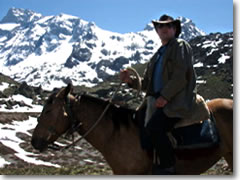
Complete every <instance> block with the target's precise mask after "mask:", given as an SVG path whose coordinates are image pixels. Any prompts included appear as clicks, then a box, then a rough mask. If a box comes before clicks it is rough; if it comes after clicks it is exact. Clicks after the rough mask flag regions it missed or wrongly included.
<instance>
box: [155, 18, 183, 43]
mask: <svg viewBox="0 0 240 180" xmlns="http://www.w3.org/2000/svg"><path fill="white" fill-rule="evenodd" d="M152 23H153V25H154V27H155V29H156V25H158V24H169V23H171V24H173V25H174V26H175V27H176V34H175V37H176V38H177V37H178V36H179V34H180V33H181V22H180V20H179V19H173V18H172V17H171V16H168V15H166V14H164V15H162V16H161V17H160V18H159V20H153V21H152Z"/></svg>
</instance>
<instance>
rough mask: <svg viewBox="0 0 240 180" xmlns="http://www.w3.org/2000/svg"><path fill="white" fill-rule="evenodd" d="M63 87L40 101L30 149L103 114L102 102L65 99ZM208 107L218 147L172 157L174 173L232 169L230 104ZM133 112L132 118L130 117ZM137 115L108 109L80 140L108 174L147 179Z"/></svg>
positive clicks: (40, 147) (88, 124)
mask: <svg viewBox="0 0 240 180" xmlns="http://www.w3.org/2000/svg"><path fill="white" fill-rule="evenodd" d="M71 91H72V86H71V85H68V86H67V87H66V88H63V89H61V90H60V91H59V92H58V93H53V94H52V95H51V96H50V97H49V99H48V101H47V102H46V104H45V106H44V108H43V111H42V113H41V115H40V117H39V119H38V124H37V126H36V128H35V130H34V132H33V136H32V145H33V147H34V148H35V149H38V150H40V151H43V150H45V149H46V148H47V147H48V145H49V144H51V143H53V142H54V141H55V140H57V138H58V137H59V136H61V135H62V134H64V133H65V132H66V131H67V130H68V129H69V128H70V127H71V124H72V122H73V119H74V121H77V122H81V126H80V127H79V128H78V129H77V131H78V133H79V134H80V135H83V134H84V133H86V132H87V131H88V130H89V129H90V128H91V127H92V125H93V124H94V123H95V121H96V120H97V119H98V118H99V116H100V115H101V114H102V112H103V111H104V109H105V107H106V106H107V104H108V102H107V101H104V100H100V99H97V98H94V97H90V96H87V95H82V96H81V98H80V99H77V98H75V97H74V96H73V95H71ZM208 107H209V109H210V110H211V112H212V113H213V115H214V117H215V119H216V126H217V129H218V133H219V136H220V142H219V146H216V147H214V148H207V149H201V150H186V151H185V150H183V151H182V152H176V159H177V162H176V171H177V174H186V175H187V174H201V173H203V172H205V171H206V170H208V169H209V168H210V167H211V166H212V165H214V164H215V163H216V162H217V161H218V160H219V159H220V158H221V157H224V158H225V159H226V161H227V163H228V165H229V167H230V168H231V169H232V168H233V101H232V100H230V99H214V100H211V101H210V102H208ZM134 113H137V115H136V118H133V114H134ZM138 118H139V117H138V112H134V111H133V110H129V109H125V108H117V107H115V106H113V105H111V106H110V108H109V109H108V111H107V113H106V114H105V115H104V117H103V118H102V120H101V121H100V123H99V124H98V125H97V126H96V127H95V128H94V129H93V130H92V131H91V133H89V134H88V135H87V136H86V138H85V139H86V140H87V141H88V142H89V143H90V144H92V145H93V146H94V147H95V148H96V149H98V150H99V151H100V152H101V153H102V155H103V156H104V157H105V159H106V161H107V162H108V164H109V165H110V167H111V168H112V170H113V173H114V174H150V173H151V168H152V157H151V156H150V154H149V153H147V152H146V151H145V150H143V149H142V147H141V142H140V138H139V127H138V123H137V121H135V120H134V119H138Z"/></svg>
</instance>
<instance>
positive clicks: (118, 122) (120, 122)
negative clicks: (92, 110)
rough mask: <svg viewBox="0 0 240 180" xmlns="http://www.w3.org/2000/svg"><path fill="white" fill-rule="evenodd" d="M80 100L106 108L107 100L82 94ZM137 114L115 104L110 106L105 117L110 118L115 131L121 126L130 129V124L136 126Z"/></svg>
mask: <svg viewBox="0 0 240 180" xmlns="http://www.w3.org/2000/svg"><path fill="white" fill-rule="evenodd" d="M81 99H85V100H86V101H91V102H93V103H96V104H100V105H103V106H106V105H107V104H108V103H110V102H109V100H106V99H102V98H98V97H96V96H93V95H89V94H84V95H82V96H81ZM136 114H137V112H136V111H135V110H133V109H130V108H127V107H124V106H119V105H116V104H111V106H110V108H109V110H108V111H107V114H106V115H107V116H110V117H111V118H110V119H111V120H112V122H113V124H114V128H115V129H120V127H121V126H125V127H127V128H128V127H130V124H131V123H134V124H135V125H138V121H137V118H136Z"/></svg>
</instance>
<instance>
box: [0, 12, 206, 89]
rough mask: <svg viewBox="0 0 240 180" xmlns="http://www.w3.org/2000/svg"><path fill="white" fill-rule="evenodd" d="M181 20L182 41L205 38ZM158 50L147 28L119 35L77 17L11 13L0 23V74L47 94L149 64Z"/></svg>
mask: <svg viewBox="0 0 240 180" xmlns="http://www.w3.org/2000/svg"><path fill="white" fill-rule="evenodd" d="M18 14H20V15H18ZM13 16H16V17H18V18H15V19H14V18H12V17H13ZM179 18H180V19H181V21H182V29H183V31H182V34H181V35H180V37H183V38H185V39H187V40H189V39H192V38H194V37H197V36H203V35H205V33H204V32H203V31H201V30H199V29H198V28H197V27H195V24H194V23H193V22H192V21H191V20H190V19H187V18H184V17H179ZM3 22H4V23H3ZM9 23H12V24H11V27H12V29H11V27H10V26H9ZM13 23H15V24H13ZM16 23H17V24H16ZM6 26H8V28H6ZM4 28H5V29H4ZM160 45H161V43H160V41H159V38H158V36H157V34H156V32H155V30H154V28H153V25H152V24H151V23H149V24H148V25H146V27H145V28H144V29H143V31H139V32H136V33H133V32H131V33H125V34H120V33H115V32H111V31H107V30H103V29H101V28H100V27H98V26H97V25H96V24H95V23H94V22H87V21H84V20H83V19H81V18H78V17H76V16H71V15H67V14H63V13H62V14H59V15H55V16H43V15H41V14H39V13H35V12H33V11H31V10H24V9H18V8H12V9H10V10H9V12H8V13H7V15H6V16H5V17H4V18H3V20H2V21H1V23H0V69H1V70H2V72H3V73H4V74H6V75H8V76H10V77H12V78H13V79H15V80H17V81H19V82H23V81H26V82H27V83H28V84H30V85H33V86H39V85H41V86H42V87H43V88H46V89H53V88H54V87H61V86H64V85H66V83H68V82H72V83H73V84H75V85H85V86H94V85H97V84H98V83H99V82H103V81H104V80H105V79H106V78H107V77H109V76H111V75H114V74H115V73H117V72H118V71H119V70H120V69H121V68H125V67H127V66H132V65H133V64H136V63H141V64H143V63H145V62H147V61H148V60H149V59H150V57H151V56H152V54H153V53H154V52H155V51H156V49H157V48H158V47H159V46H160Z"/></svg>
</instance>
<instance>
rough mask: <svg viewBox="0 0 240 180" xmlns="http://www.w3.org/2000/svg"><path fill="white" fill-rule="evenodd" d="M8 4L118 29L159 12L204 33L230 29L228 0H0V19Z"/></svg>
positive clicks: (140, 24)
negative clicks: (62, 14) (184, 19)
mask: <svg viewBox="0 0 240 180" xmlns="http://www.w3.org/2000/svg"><path fill="white" fill-rule="evenodd" d="M11 7H16V8H24V9H30V10H33V11H35V12H38V13H41V14H42V15H45V16H47V15H57V14H60V13H65V14H70V15H74V16H78V17H80V18H82V19H84V20H87V21H93V22H95V23H96V25H98V26H99V27H101V28H103V29H106V30H110V31H114V32H120V33H127V32H137V31H141V30H143V29H144V27H145V26H146V24H148V23H149V22H151V20H152V19H158V18H159V17H160V16H161V15H162V14H169V15H171V16H173V17H174V18H177V17H178V16H184V17H186V18H189V19H191V20H192V21H193V22H194V23H195V24H196V26H197V27H198V28H200V29H201V30H203V31H204V32H206V33H211V32H223V33H224V32H230V31H233V1H231V0H164V1H163V0H0V19H2V18H3V17H4V16H5V15H6V14H7V11H8V9H9V8H11Z"/></svg>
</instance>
